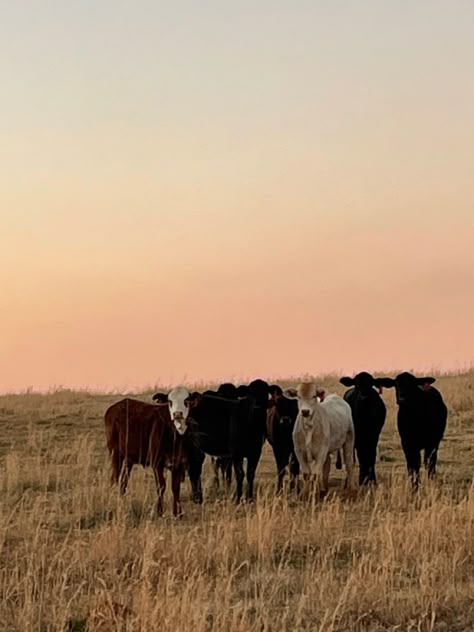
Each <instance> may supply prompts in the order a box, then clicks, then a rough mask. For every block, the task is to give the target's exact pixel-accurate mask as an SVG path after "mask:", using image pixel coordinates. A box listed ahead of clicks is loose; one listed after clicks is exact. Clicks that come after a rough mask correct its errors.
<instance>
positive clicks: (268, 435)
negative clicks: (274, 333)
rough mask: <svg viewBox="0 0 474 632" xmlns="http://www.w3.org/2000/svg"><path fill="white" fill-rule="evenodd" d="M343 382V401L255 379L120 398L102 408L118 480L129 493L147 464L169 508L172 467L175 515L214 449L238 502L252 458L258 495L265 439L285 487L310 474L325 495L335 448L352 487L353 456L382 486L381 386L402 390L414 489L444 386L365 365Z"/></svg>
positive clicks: (431, 470)
mask: <svg viewBox="0 0 474 632" xmlns="http://www.w3.org/2000/svg"><path fill="white" fill-rule="evenodd" d="M340 382H341V383H342V384H343V385H344V386H346V387H349V390H347V391H346V393H345V394H344V397H343V398H342V397H339V395H335V394H331V395H327V394H326V392H325V391H324V389H322V388H319V387H318V386H317V385H316V384H314V383H309V382H305V383H302V384H300V385H299V386H298V387H297V388H295V389H293V388H286V389H283V388H281V387H280V386H278V385H269V384H268V383H267V382H265V381H264V380H261V379H257V380H254V381H253V382H251V383H250V384H248V385H241V386H238V387H236V386H235V385H233V384H229V383H226V384H222V385H221V386H220V387H219V388H218V389H217V391H205V392H203V393H198V392H190V391H189V390H188V389H186V388H184V387H182V386H179V387H177V388H174V389H173V390H171V391H170V392H169V393H167V394H165V393H156V394H155V395H154V396H153V400H154V402H155V403H148V402H142V401H138V400H135V399H130V398H127V399H123V400H121V401H119V402H117V403H116V404H113V405H112V406H110V408H108V410H107V411H106V413H105V431H106V437H107V446H108V449H109V453H110V456H111V460H112V482H113V483H119V485H120V491H121V492H122V493H125V491H126V488H127V484H128V480H129V477H130V472H131V470H132V468H133V466H134V465H137V464H139V465H143V466H150V467H151V468H152V469H153V472H154V475H155V481H156V487H157V493H158V512H159V513H162V512H163V495H164V492H165V488H166V480H165V469H166V468H168V469H170V470H171V480H172V483H171V484H172V492H173V514H174V515H177V514H180V513H181V505H180V486H181V483H182V482H183V481H184V478H185V474H186V472H187V473H188V476H189V479H190V482H191V488H192V498H193V500H194V502H196V503H201V502H202V500H203V495H202V486H201V472H202V466H203V462H204V459H205V456H206V455H210V456H211V457H213V459H212V460H213V465H214V468H215V469H214V471H215V476H216V478H217V481H218V480H219V473H222V475H223V476H224V479H225V480H226V482H227V483H228V484H230V482H231V478H232V469H233V471H234V474H235V481H236V499H237V501H240V499H241V498H242V495H243V482H244V461H246V473H245V474H246V478H247V490H246V496H247V499H249V500H251V499H253V496H254V479H255V472H256V469H257V466H258V462H259V460H260V456H261V453H262V448H263V445H264V442H265V440H268V441H269V443H270V444H271V446H272V449H273V453H274V456H275V462H276V468H277V476H278V479H277V489H278V491H279V492H280V491H281V489H282V485H283V480H284V475H285V471H286V470H287V469H289V473H290V489H291V488H294V487H295V486H296V485H297V482H298V477H299V474H300V472H301V473H302V474H303V477H304V479H305V480H306V481H311V480H314V481H316V483H317V486H318V488H319V490H320V492H321V493H324V492H326V491H327V489H328V480H329V471H330V466H331V455H336V467H337V468H339V469H341V467H342V461H344V465H345V469H346V475H347V479H346V486H347V487H348V488H349V489H354V488H355V486H356V483H355V480H354V460H355V455H356V456H357V461H358V463H359V485H366V484H369V483H372V484H375V483H376V472H375V464H376V457H377V444H378V440H379V436H380V433H381V431H382V428H383V426H384V423H385V417H386V407H385V404H384V401H383V399H382V397H381V393H382V388H383V387H385V388H391V387H395V390H396V399H397V404H398V431H399V434H400V439H401V445H402V449H403V452H404V455H405V459H406V463H407V468H408V472H409V475H410V477H411V480H412V484H413V486H414V487H415V488H416V487H417V486H418V482H419V475H420V467H421V459H422V452H423V461H424V465H425V466H426V468H427V471H428V475H429V476H430V477H433V476H434V474H435V471H436V461H437V453H438V447H439V444H440V441H441V439H442V438H443V434H444V431H445V428H446V420H447V415H448V411H447V408H446V405H445V403H444V401H443V398H442V396H441V394H440V392H439V391H438V390H437V389H436V388H434V387H433V386H432V384H433V383H434V382H435V378H433V377H415V376H414V375H412V374H411V373H401V374H400V375H398V376H397V377H396V378H395V379H392V378H387V377H382V378H374V377H373V376H372V375H370V373H366V372H362V373H358V374H357V375H356V376H355V377H354V378H351V377H343V378H341V379H340Z"/></svg>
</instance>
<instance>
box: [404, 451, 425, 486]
mask: <svg viewBox="0 0 474 632" xmlns="http://www.w3.org/2000/svg"><path fill="white" fill-rule="evenodd" d="M403 451H404V452H405V459H406V462H407V470H408V474H409V476H410V480H411V484H412V487H413V490H414V491H416V490H417V489H418V486H419V483H420V467H421V453H420V450H418V449H416V448H404V450H403Z"/></svg>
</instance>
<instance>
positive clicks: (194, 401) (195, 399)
mask: <svg viewBox="0 0 474 632" xmlns="http://www.w3.org/2000/svg"><path fill="white" fill-rule="evenodd" d="M201 399H202V395H201V393H198V392H197V391H194V393H190V394H189V397H188V404H189V408H196V406H197V405H198V404H199V402H200V401H201Z"/></svg>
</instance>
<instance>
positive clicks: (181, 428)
mask: <svg viewBox="0 0 474 632" xmlns="http://www.w3.org/2000/svg"><path fill="white" fill-rule="evenodd" d="M173 423H174V427H175V428H176V431H177V432H178V433H179V434H180V435H183V434H184V433H185V432H186V428H187V425H186V420H185V419H184V417H181V418H179V419H176V418H175V419H174V420H173Z"/></svg>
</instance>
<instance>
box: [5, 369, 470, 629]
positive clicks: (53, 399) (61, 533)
mask: <svg viewBox="0 0 474 632" xmlns="http://www.w3.org/2000/svg"><path fill="white" fill-rule="evenodd" d="M338 377H339V376H338ZM337 379H338V378H336V377H335V376H326V377H323V378H321V379H320V380H319V381H320V383H321V385H323V386H324V387H326V389H327V390H328V391H329V392H336V393H339V394H342V393H343V392H344V387H342V386H341V385H340V384H338V383H337ZM293 383H294V382H289V381H284V382H281V384H282V385H289V384H293ZM436 386H437V387H439V389H440V390H441V392H442V393H443V396H444V399H445V401H446V403H447V405H448V407H449V418H448V426H447V431H446V435H445V438H444V440H443V442H442V444H441V447H440V452H439V475H438V479H437V480H436V481H435V482H433V483H432V482H428V481H426V479H425V478H423V482H422V486H421V489H420V491H419V493H418V494H417V496H416V497H413V496H412V494H411V493H410V488H409V485H408V481H407V476H406V469H405V462H404V459H403V454H402V451H401V448H400V442H399V437H398V434H397V430H396V421H395V413H396V406H395V397H394V393H393V390H385V391H384V394H383V396H384V400H385V402H386V403H387V407H388V417H387V422H386V425H385V428H384V430H383V432H382V435H381V439H380V444H379V454H378V467H377V471H378V480H379V486H378V488H377V489H376V490H369V491H368V490H362V491H360V492H359V493H358V495H357V496H356V497H347V495H346V494H345V492H344V490H342V488H341V484H342V477H343V476H344V473H343V472H340V471H337V470H335V469H334V466H333V468H332V470H331V488H330V493H329V495H328V496H327V497H326V498H325V499H324V500H323V501H321V502H317V503H312V504H308V503H304V502H302V501H300V500H297V499H296V498H294V497H288V496H284V497H282V498H278V499H277V498H275V487H276V469H275V464H274V461H273V455H272V452H271V449H270V447H269V446H268V444H266V445H265V448H264V453H263V458H262V460H261V462H260V465H259V467H258V470H257V476H256V485H257V500H256V502H255V503H254V504H250V505H247V504H242V505H240V506H238V507H236V506H235V505H234V503H233V502H232V499H231V498H230V497H229V496H228V495H227V493H226V492H225V491H224V490H222V489H221V490H219V491H216V490H214V489H213V488H212V476H211V468H210V461H209V458H207V459H206V464H205V476H204V491H205V502H204V504H203V505H202V506H198V505H194V504H193V503H192V502H191V499H190V486H189V481H188V480H186V482H185V484H184V486H183V490H182V502H183V510H184V516H183V517H182V518H181V519H173V518H172V517H171V504H170V493H169V489H168V490H167V494H166V505H165V509H166V513H165V516H164V517H163V518H157V517H156V516H155V515H154V508H155V504H156V491H155V484H154V479H153V475H152V474H151V472H150V471H145V470H143V469H141V468H136V469H135V470H134V472H133V474H132V478H131V482H130V486H129V490H128V493H127V495H126V496H125V498H120V497H119V495H118V491H117V489H112V488H111V487H110V463H109V455H108V453H107V450H106V446H105V434H104V423H103V414H104V412H105V410H106V408H107V407H108V406H109V405H110V404H112V403H113V402H115V401H118V400H119V399H120V397H121V395H117V394H113V395H112V394H107V395H101V394H93V393H88V392H72V391H57V392H52V393H50V394H47V395H40V394H35V393H25V394H22V395H6V396H2V397H0V430H1V431H0V489H1V505H0V555H1V564H0V630H8V631H13V630H21V631H38V632H43V631H45V632H46V631H49V630H51V631H53V630H54V631H58V632H59V631H61V632H63V631H66V630H69V631H74V632H79V631H81V630H82V631H85V630H88V631H90V632H92V631H104V632H105V631H124V632H125V631H140V630H150V631H153V630H157V631H158V630H159V631H161V632H168V631H169V632H175V631H176V630H181V631H182V632H187V631H188V630H189V631H192V632H201V631H202V632H204V631H211V630H217V631H221V630H222V631H239V632H252V631H255V632H256V631H259V632H265V631H268V632H270V631H271V632H279V631H282V632H283V631H292V630H298V631H305V630H308V631H309V630H321V631H324V632H326V631H327V632H336V631H340V632H343V631H348V630H354V631H361V632H362V631H364V632H369V631H370V632H378V631H384V630H400V631H409V630H413V631H415V630H416V631H420V632H425V631H426V632H428V631H438V630H439V631H441V630H446V632H448V631H449V632H456V631H466V630H470V629H473V628H474V487H473V484H472V475H473V470H474V372H470V373H464V374H460V375H451V376H440V377H439V378H438V381H437V383H436ZM151 394H152V392H151V391H150V392H148V393H144V394H135V396H136V397H138V398H143V399H145V400H146V401H151Z"/></svg>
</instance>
